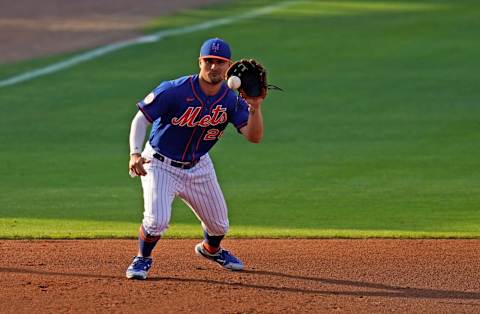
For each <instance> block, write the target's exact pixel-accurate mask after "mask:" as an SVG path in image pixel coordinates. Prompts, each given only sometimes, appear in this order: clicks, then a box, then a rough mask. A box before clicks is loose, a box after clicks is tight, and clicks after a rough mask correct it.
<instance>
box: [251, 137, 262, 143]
mask: <svg viewBox="0 0 480 314" xmlns="http://www.w3.org/2000/svg"><path fill="white" fill-rule="evenodd" d="M248 140H249V141H250V143H253V144H259V143H260V142H261V141H262V137H261V136H260V137H250V138H248Z"/></svg>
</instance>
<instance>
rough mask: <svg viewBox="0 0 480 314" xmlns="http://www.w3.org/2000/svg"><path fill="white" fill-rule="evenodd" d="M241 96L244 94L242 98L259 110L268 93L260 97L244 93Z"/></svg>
mask: <svg viewBox="0 0 480 314" xmlns="http://www.w3.org/2000/svg"><path fill="white" fill-rule="evenodd" d="M240 96H242V98H243V99H245V101H246V102H247V104H249V105H250V106H251V107H252V108H253V109H255V110H258V109H260V106H261V105H262V103H263V100H264V99H265V96H266V94H265V95H262V96H259V97H249V96H247V95H245V94H244V93H240Z"/></svg>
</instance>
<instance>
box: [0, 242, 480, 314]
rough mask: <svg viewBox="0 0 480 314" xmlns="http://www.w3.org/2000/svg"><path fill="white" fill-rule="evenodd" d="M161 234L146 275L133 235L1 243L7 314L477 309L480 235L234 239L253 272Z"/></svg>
mask: <svg viewBox="0 0 480 314" xmlns="http://www.w3.org/2000/svg"><path fill="white" fill-rule="evenodd" d="M196 242H198V241H196V240H162V241H161V242H160V243H159V245H158V248H157V249H156V252H155V254H154V265H153V268H152V270H151V272H150V277H149V279H148V280H146V281H137V280H127V279H125V277H124V273H125V269H126V267H127V266H128V264H129V263H130V261H131V258H132V253H134V252H135V248H136V241H133V240H91V241H88V240H80V241H77V240H61V241H9V240H7V241H5V240H2V241H0V254H1V256H2V257H1V264H0V307H1V311H0V312H2V313H30V312H37V313H38V312H40V313H57V312H60V313H64V312H75V313H79V312H89V313H90V312H105V311H108V312H112V311H114V312H120V313H129V312H135V311H136V312H138V311H142V312H144V311H146V312H149V313H150V312H153V313H160V312H161V313H178V312H181V313H184V312H190V313H207V312H209V313H210V312H214V313H320V312H332V311H336V312H337V311H338V312H356V313H358V312H364V313H366V312H391V311H393V312H409V313H425V312H428V313H434V312H435V313H452V312H455V313H479V312H480V280H479V279H480V241H479V240H231V239H227V240H226V241H224V242H225V243H224V244H225V245H226V247H228V248H230V249H232V251H234V252H235V254H236V255H238V256H239V257H241V258H242V259H243V260H244V262H245V264H246V270H245V271H243V272H230V271H226V270H223V269H221V268H220V267H218V266H216V265H214V264H213V263H211V262H209V261H206V260H203V259H202V258H200V257H198V256H196V255H195V254H194V251H193V247H194V245H195V243H196Z"/></svg>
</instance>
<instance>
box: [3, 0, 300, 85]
mask: <svg viewBox="0 0 480 314" xmlns="http://www.w3.org/2000/svg"><path fill="white" fill-rule="evenodd" d="M295 2H296V1H286V2H280V3H276V4H274V5H269V6H265V7H262V8H259V9H255V10H252V11H250V12H247V13H244V14H241V15H238V16H233V17H225V18H221V19H217V20H213V21H209V22H205V23H200V24H195V25H191V26H185V27H179V28H172V29H167V30H163V31H159V32H157V33H153V34H151V35H146V36H142V37H138V38H134V39H130V40H126V41H121V42H118V43H114V44H110V45H106V46H102V47H99V48H96V49H93V50H89V51H86V52H84V53H81V54H79V55H76V56H73V57H71V58H69V59H67V60H64V61H60V62H57V63H53V64H50V65H48V66H46V67H43V68H39V69H36V70H31V71H27V72H24V73H22V74H18V75H15V76H12V77H9V78H6V79H3V80H0V88H2V87H6V86H11V85H16V84H18V83H21V82H25V81H29V80H33V79H34V78H37V77H40V76H44V75H47V74H51V73H54V72H58V71H61V70H64V69H67V68H70V67H73V66H74V65H77V64H79V63H82V62H85V61H89V60H92V59H96V58H98V57H100V56H104V55H106V54H109V53H111V52H114V51H117V50H120V49H123V48H126V47H130V46H135V45H139V44H144V43H153V42H157V41H160V40H162V39H163V38H166V37H171V36H178V35H183V34H189V33H193V32H198V31H202V30H206V29H209V28H213V27H217V26H223V25H228V24H232V23H235V22H238V21H241V20H246V19H251V18H254V17H257V16H261V15H266V14H269V13H272V12H273V11H275V10H278V9H280V8H283V7H286V6H288V5H291V4H292V3H295Z"/></svg>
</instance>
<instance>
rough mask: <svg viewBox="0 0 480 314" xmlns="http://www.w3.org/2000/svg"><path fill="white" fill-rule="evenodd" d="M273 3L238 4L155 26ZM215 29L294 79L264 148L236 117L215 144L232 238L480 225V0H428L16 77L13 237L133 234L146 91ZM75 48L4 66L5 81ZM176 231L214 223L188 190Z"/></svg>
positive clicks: (272, 109)
mask: <svg viewBox="0 0 480 314" xmlns="http://www.w3.org/2000/svg"><path fill="white" fill-rule="evenodd" d="M269 3H273V2H272V1H270V2H269V1H229V2H227V4H225V5H222V6H220V7H216V8H215V7H208V8H205V9H202V10H196V11H185V12H183V13H181V14H178V15H176V16H174V17H167V18H165V17H163V18H161V19H158V20H155V21H152V23H150V24H149V25H147V26H146V27H145V31H146V32H155V31H157V30H158V29H168V28H171V27H179V26H182V25H190V24H196V23H201V22H205V21H207V20H209V19H216V18H221V17H225V16H231V15H235V14H239V13H240V12H246V11H249V10H252V9H253V8H254V7H261V6H264V5H267V4H269ZM213 36H219V37H222V38H224V39H226V40H227V41H229V42H230V44H231V46H232V48H233V52H234V57H235V58H240V57H256V58H258V59H259V60H260V61H261V62H262V63H264V64H265V66H266V67H267V68H268V69H269V70H270V72H269V74H270V76H269V78H270V82H271V83H274V84H277V85H279V86H281V87H283V88H284V89H285V92H284V93H279V92H272V93H271V94H270V95H269V98H268V100H267V101H266V102H265V103H264V107H263V112H264V117H265V124H266V134H265V138H264V141H263V143H262V144H260V145H252V144H249V143H247V141H245V140H244V139H243V137H241V136H238V135H237V134H236V132H235V130H233V128H232V127H229V132H227V134H226V136H225V137H224V138H223V139H222V140H221V141H220V142H219V143H218V144H217V145H216V146H215V147H214V149H213V150H212V152H211V156H212V158H213V159H214V161H215V164H216V169H217V174H218V176H219V180H220V182H221V185H222V188H223V191H224V193H225V196H226V199H227V203H228V204H229V208H230V221H231V233H230V236H233V237H414V238H415V237H480V167H479V166H480V145H478V143H480V132H479V130H480V122H479V121H480V89H479V88H478V84H479V82H480V74H479V73H480V59H479V58H478V56H479V55H480V41H479V40H478V38H480V3H479V2H477V1H467V0H461V1H438V0H436V1H433V0H430V1H388V2H382V1H301V2H296V3H292V4H291V5H289V6H286V7H284V8H282V9H280V10H278V11H275V12H274V13H272V14H268V15H266V16H262V17H259V18H255V19H252V20H244V21H241V22H237V23H234V24H231V25H227V26H222V27H217V28H213V29H209V30H203V31H198V32H195V33H191V34H185V35H181V36H177V37H169V38H166V39H164V40H161V41H159V42H156V43H151V44H143V45H138V46H135V47H130V48H127V49H124V50H121V51H118V52H115V53H112V54H110V55H107V56H104V57H101V58H98V59H95V60H93V61H89V62H86V63H83V64H80V65H78V66H75V67H73V68H70V69H67V70H64V71H61V72H58V73H55V74H51V75H48V76H44V77H41V78H37V79H35V80H32V81H29V82H25V83H21V84H18V85H15V86H9V87H4V88H0V106H2V109H3V110H2V114H1V115H0V164H1V167H0V176H1V180H0V238H25V237H27V238H32V237H34V238H37V237H41V238H50V237H51V238H64V237H67V238H76V237H80V238H85V237H86V238H90V237H135V236H136V234H137V230H138V225H139V223H140V220H141V217H142V199H141V187H140V182H139V180H138V179H134V180H132V179H130V177H129V176H128V173H127V163H128V132H129V127H130V121H131V118H132V117H133V115H134V114H135V112H136V107H135V103H136V101H138V100H139V99H141V98H143V97H144V96H145V95H146V94H147V93H148V92H149V91H150V90H151V89H152V88H153V87H155V86H156V85H157V84H158V83H159V82H160V81H162V80H165V79H172V78H176V77H178V76H181V75H183V74H188V73H195V72H197V63H196V62H197V61H196V59H197V55H198V49H199V46H200V44H201V43H202V42H203V40H205V39H206V38H209V37H213ZM64 58H67V56H56V57H49V58H43V59H38V60H32V61H29V62H24V63H20V64H13V65H1V66H0V80H1V79H4V78H7V77H9V76H11V75H14V74H18V73H22V72H23V71H26V70H28V69H34V68H37V67H41V66H43V65H47V64H50V63H51V62H53V61H57V60H62V59H64ZM166 236H167V237H197V236H201V228H200V225H199V223H198V221H197V220H196V218H195V217H194V215H193V214H192V213H191V212H190V210H189V209H188V208H187V207H186V206H185V205H183V203H181V202H180V201H176V202H175V204H174V209H173V218H172V223H171V227H170V229H169V231H168V232H167V233H166Z"/></svg>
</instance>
